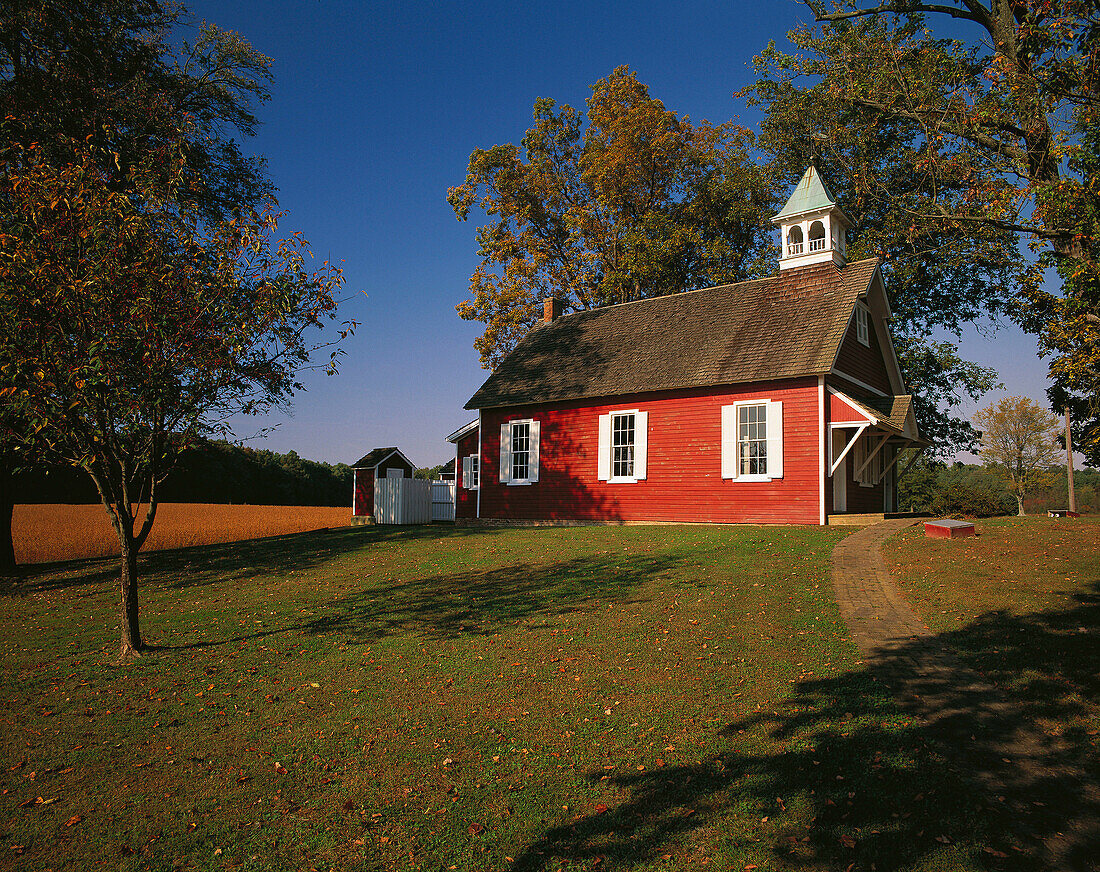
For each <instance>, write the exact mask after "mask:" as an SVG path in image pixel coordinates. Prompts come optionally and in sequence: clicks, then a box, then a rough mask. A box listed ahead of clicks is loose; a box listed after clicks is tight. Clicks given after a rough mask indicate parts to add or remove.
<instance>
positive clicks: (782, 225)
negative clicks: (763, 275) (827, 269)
mask: <svg viewBox="0 0 1100 872" xmlns="http://www.w3.org/2000/svg"><path fill="white" fill-rule="evenodd" d="M772 223H773V224H778V225H779V232H780V234H781V236H780V247H781V249H782V253H781V254H780V256H779V268H780V269H781V270H784V269H791V268H792V267H797V266H807V265H809V264H812V263H825V262H826V261H830V260H831V261H832V262H833V263H834V264H835V265H836V266H837V267H842V266H844V264H845V263H847V260H848V258H847V247H848V246H847V231H848V228H849V227H851V226H852V222H851V219H849V218H848V216H847V215H845V214H844V210H843V209H841V208H840V207H839V206H838V205H837V204H836V198H835V197H834V196H833V195H832V193H831V192H830V191H829V189H828V188H827V187H826V186H825V183H824V181H822V179H821V175H820V174H819V173H818V171H817V170H816V169H815V168H814V167H813V166H811V167H810V168H809V169H807V170H806V172H805V174H803V176H802V180H801V181H800V182H799V183H798V185H797V186H795V189H794V193H792V194H791V197H790V199H789V200H787V205H786V206H784V207H783V209H782V210H781V211H780V213H779V214H778V215H776V216H775V217H773V218H772Z"/></svg>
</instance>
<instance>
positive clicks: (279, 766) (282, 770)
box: [275, 762, 286, 775]
mask: <svg viewBox="0 0 1100 872" xmlns="http://www.w3.org/2000/svg"><path fill="white" fill-rule="evenodd" d="M275 771H276V772H278V773H279V774H280V775H286V767H285V766H284V765H283V764H282V763H279V762H276V763H275Z"/></svg>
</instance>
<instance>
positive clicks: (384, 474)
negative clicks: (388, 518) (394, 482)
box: [351, 446, 416, 516]
mask: <svg viewBox="0 0 1100 872" xmlns="http://www.w3.org/2000/svg"><path fill="white" fill-rule="evenodd" d="M352 470H353V475H354V486H353V488H354V489H353V497H352V509H351V513H352V515H355V516H365V515H372V514H374V480H375V479H378V478H412V477H413V476H414V475H415V474H416V467H415V466H413V464H412V461H410V460H409V458H407V457H406V456H405V455H404V454H402V453H401V451H400V450H399V449H398V448H396V447H394V446H391V447H389V448H375V449H373V450H371V451H369V452H368V453H367V454H365V455H364V456H362V457H360V458H359V459H358V460H357V461H356V462H355V463H353V464H352Z"/></svg>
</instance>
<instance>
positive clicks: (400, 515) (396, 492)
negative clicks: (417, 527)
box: [374, 478, 432, 524]
mask: <svg viewBox="0 0 1100 872" xmlns="http://www.w3.org/2000/svg"><path fill="white" fill-rule="evenodd" d="M431 519H432V495H431V483H430V482H426V481H423V480H422V479H419V478H378V479H375V481H374V522H375V523H376V524H427V523H429V522H430V521H431Z"/></svg>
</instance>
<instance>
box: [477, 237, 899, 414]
mask: <svg viewBox="0 0 1100 872" xmlns="http://www.w3.org/2000/svg"><path fill="white" fill-rule="evenodd" d="M877 268H878V261H877V260H876V259H874V258H871V259H869V260H862V261H858V262H856V263H850V264H848V265H847V266H844V267H842V268H840V269H838V268H837V267H835V266H834V265H833V264H831V263H823V264H815V265H813V266H806V267H801V268H799V269H791V270H785V271H783V272H781V273H780V274H779V275H777V276H772V277H771V278H766V279H757V280H754V281H749V282H739V283H738V284H733V285H720V286H718V287H714V288H705V289H703V290H699V291H686V292H684V293H680V294H670V295H668V296H665V297H657V298H655V299H651V300H639V301H638V302H634V303H623V304H620V305H618V306H608V307H606V308H603V309H593V310H590V311H585V312H576V313H574V314H572V315H565V316H563V317H561V318H558V319H557V320H555V321H553V322H551V323H549V324H544V325H541V326H539V327H537V328H535V329H534V330H532V331H531V332H530V333H529V334H527V336H526V337H525V338H524V339H523V341H521V342H520V344H519V345H517V346H516V348H515V349H514V350H513V351H512V353H511V354H509V355H508V356H507V357H506V358H505V359H504V360H503V361H502V362H501V364H500V366H499V367H497V369H496V371H494V372H493V374H492V375H491V376H489V378H488V379H487V380H486V381H485V384H483V385H482V386H481V387H480V388H479V389H478V391H477V393H475V394H474V395H473V396H472V397H471V398H470V400H469V402H467V403H466V406H465V408H467V409H485V408H492V407H497V406H520V405H528V404H531V403H547V402H557V401H562V400H575V399H582V398H588V397H612V396H619V395H622V394H634V393H643V392H648V391H661V390H670V389H675V388H694V387H709V386H712V385H734V384H741V383H744V382H753V381H770V380H772V379H782V378H794V377H798V376H807V375H821V374H824V373H827V372H828V371H829V370H830V369H831V368H832V365H833V361H834V360H835V358H836V352H837V349H838V348H839V346H840V342H841V340H842V339H843V338H844V331H845V329H846V327H847V325H848V320H849V319H850V318H851V315H852V310H853V308H854V306H855V303H856V298H857V297H858V296H859V295H860V294H862V293H864V292H865V291H866V290H867V288H868V286H869V285H870V283H871V279H872V277H873V276H874V274H875V270H876V269H877Z"/></svg>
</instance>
